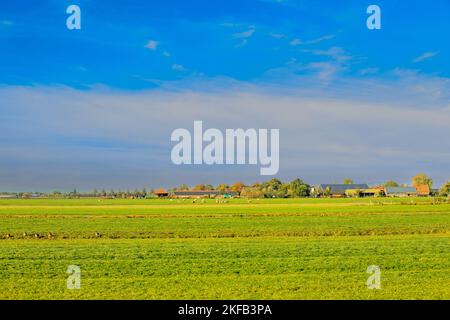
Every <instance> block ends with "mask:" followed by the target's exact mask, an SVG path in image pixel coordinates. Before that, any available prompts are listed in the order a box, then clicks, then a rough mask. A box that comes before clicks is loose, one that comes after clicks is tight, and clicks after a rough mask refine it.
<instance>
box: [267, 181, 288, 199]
mask: <svg viewBox="0 0 450 320" xmlns="http://www.w3.org/2000/svg"><path fill="white" fill-rule="evenodd" d="M288 189H289V184H283V183H282V182H281V181H280V180H278V179H276V178H273V179H271V180H269V181H266V182H264V183H263V184H262V188H261V190H262V191H263V192H264V196H265V197H267V198H285V197H287V194H288Z"/></svg>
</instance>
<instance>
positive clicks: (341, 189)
mask: <svg viewBox="0 0 450 320" xmlns="http://www.w3.org/2000/svg"><path fill="white" fill-rule="evenodd" d="M368 188H369V186H368V185H367V184H320V185H319V189H322V190H323V191H325V190H327V189H329V190H330V192H331V193H336V194H337V193H339V194H344V193H345V191H346V190H348V189H368Z"/></svg>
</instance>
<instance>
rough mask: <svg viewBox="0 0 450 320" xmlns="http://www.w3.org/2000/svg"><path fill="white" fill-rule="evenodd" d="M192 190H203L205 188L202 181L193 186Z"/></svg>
mask: <svg viewBox="0 0 450 320" xmlns="http://www.w3.org/2000/svg"><path fill="white" fill-rule="evenodd" d="M194 190H196V191H203V190H206V187H205V185H204V184H203V183H199V184H197V185H196V186H195V187H194Z"/></svg>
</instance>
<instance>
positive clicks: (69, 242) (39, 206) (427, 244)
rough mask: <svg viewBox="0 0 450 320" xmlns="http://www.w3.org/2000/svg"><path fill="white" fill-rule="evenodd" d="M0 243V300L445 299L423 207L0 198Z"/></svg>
mask: <svg viewBox="0 0 450 320" xmlns="http://www.w3.org/2000/svg"><path fill="white" fill-rule="evenodd" d="M24 232H25V233H26V235H24ZM48 232H51V233H52V234H53V237H52V238H51V239H48V238H47V233H48ZM96 232H98V233H100V234H101V237H96V236H95V233H96ZM36 233H37V234H40V235H42V237H41V238H35V237H34V236H33V235H34V234H36ZM8 234H9V235H10V237H9V238H8V239H7V235H8ZM0 237H1V239H0V288H1V291H0V299H450V204H449V203H447V202H436V201H435V200H432V199H427V198H408V199H386V198H379V199H282V200H278V199H266V200H253V201H251V202H249V201H247V200H244V199H232V200H228V202H227V203H217V202H216V201H215V200H207V201H201V200H197V201H196V203H192V200H186V201H181V200H168V199H165V200H97V199H79V200H70V199H64V200H50V199H48V200H46V199H34V200H0ZM69 265H78V266H80V268H81V289H79V290H69V289H67V287H66V279H67V277H68V274H67V273H66V270H67V267H68V266H69ZM369 265H378V266H379V267H380V268H381V289H380V290H369V289H368V288H367V286H366V280H367V278H368V277H369V276H370V275H369V274H367V273H366V269H367V267H368V266H369Z"/></svg>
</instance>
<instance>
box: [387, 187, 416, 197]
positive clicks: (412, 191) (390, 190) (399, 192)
mask: <svg viewBox="0 0 450 320" xmlns="http://www.w3.org/2000/svg"><path fill="white" fill-rule="evenodd" d="M385 190H386V196H388V197H411V196H417V190H416V188H414V187H386V189H385Z"/></svg>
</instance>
